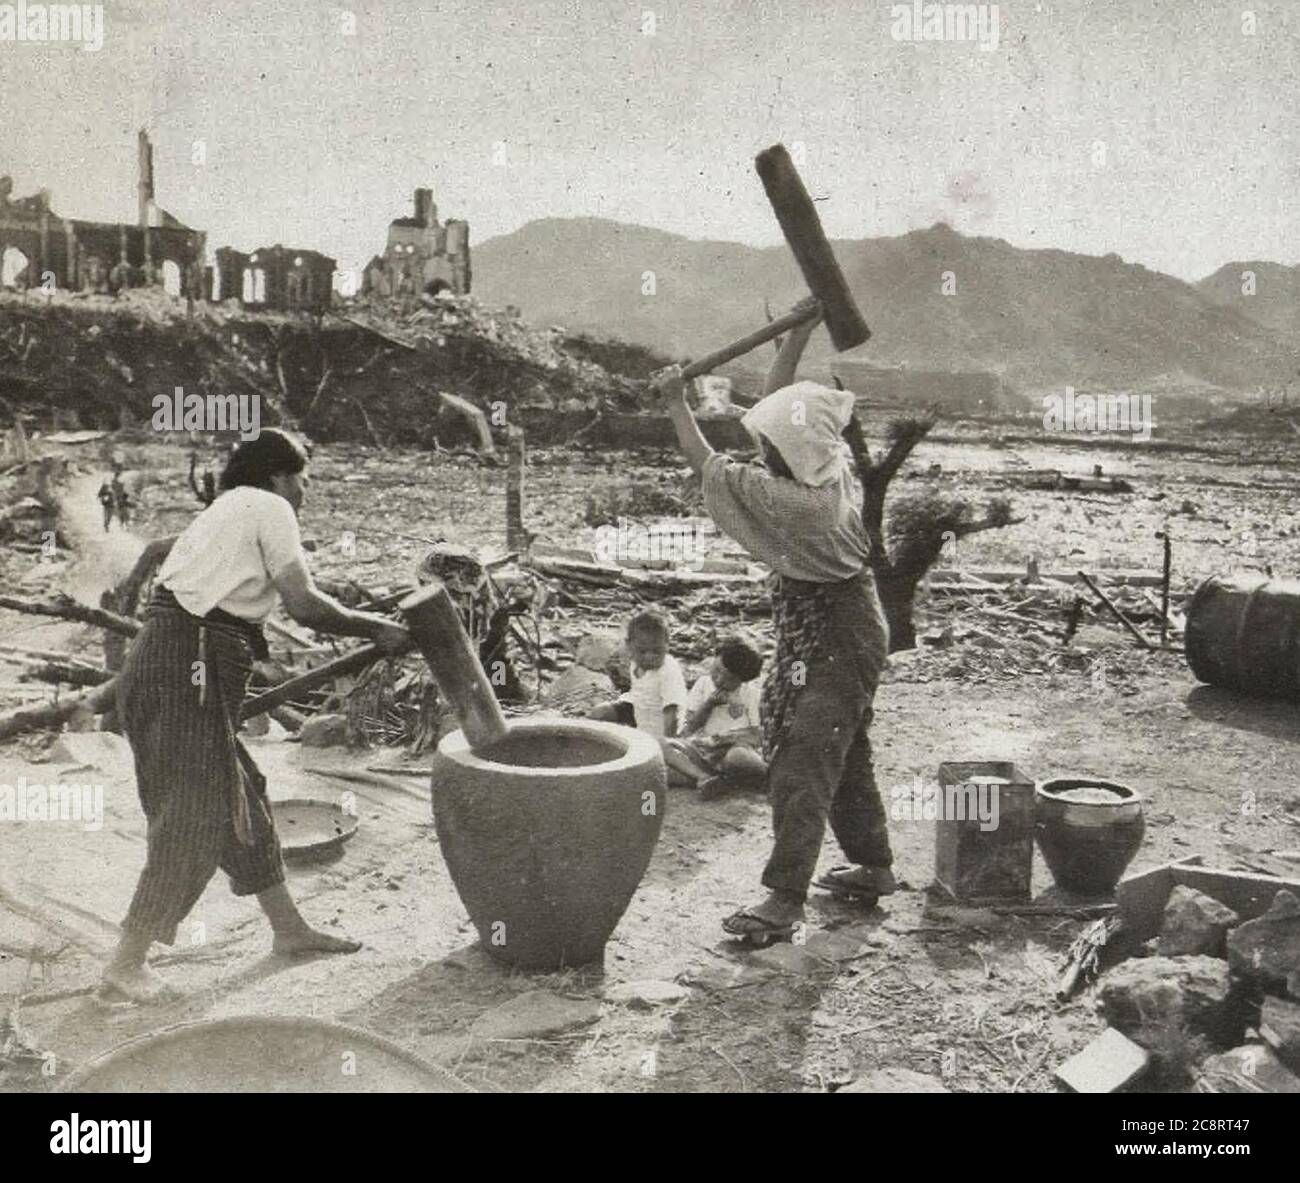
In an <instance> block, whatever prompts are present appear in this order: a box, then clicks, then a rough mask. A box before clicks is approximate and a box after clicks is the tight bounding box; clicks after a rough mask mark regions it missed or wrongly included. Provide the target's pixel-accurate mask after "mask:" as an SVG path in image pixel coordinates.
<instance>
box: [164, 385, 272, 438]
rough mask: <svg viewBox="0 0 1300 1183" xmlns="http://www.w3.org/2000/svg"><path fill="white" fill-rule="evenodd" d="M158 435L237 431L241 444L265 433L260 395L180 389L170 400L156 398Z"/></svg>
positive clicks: (175, 391) (177, 389) (165, 397)
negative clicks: (196, 392) (181, 432)
mask: <svg viewBox="0 0 1300 1183" xmlns="http://www.w3.org/2000/svg"><path fill="white" fill-rule="evenodd" d="M153 429H154V431H237V432H239V438H240V439H241V440H255V439H257V437H258V436H259V435H261V433H262V396H261V395H260V394H206V395H205V394H186V393H185V388H184V387H183V386H177V387H176V389H175V390H174V391H173V393H172V396H171V397H170V398H168V397H167V395H165V394H155V395H154V396H153Z"/></svg>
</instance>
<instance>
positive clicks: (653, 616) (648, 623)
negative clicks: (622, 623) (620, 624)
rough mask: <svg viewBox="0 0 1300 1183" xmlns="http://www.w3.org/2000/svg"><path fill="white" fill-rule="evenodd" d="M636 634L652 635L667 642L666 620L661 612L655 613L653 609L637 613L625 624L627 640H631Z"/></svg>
mask: <svg viewBox="0 0 1300 1183" xmlns="http://www.w3.org/2000/svg"><path fill="white" fill-rule="evenodd" d="M637 633H654V634H655V635H656V636H660V637H663V638H664V639H665V640H667V639H668V618H667V617H666V616H665V615H664V614H663V613H662V612H656V611H655V610H654V609H653V608H647V609H645V611H643V612H638V613H637V614H636V615H635V616H634V617H632V619H631V620H629V621H628V622H627V635H628V639H629V640H631V638H632V637H634V636H635V635H636V634H637Z"/></svg>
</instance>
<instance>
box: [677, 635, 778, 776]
mask: <svg viewBox="0 0 1300 1183" xmlns="http://www.w3.org/2000/svg"><path fill="white" fill-rule="evenodd" d="M762 669H763V659H762V657H761V656H760V655H759V653H758V650H756V649H755V648H754V647H753V646H752V645H751V644H750V643H749V642H748V641H746V640H745V639H744V638H743V637H740V636H730V637H726V638H725V639H724V640H723V641H722V643H721V644H720V645H719V646H718V651H717V654H716V655H715V657H714V659H713V664H712V665H711V666H710V668H709V672H708V673H706V674H702V675H701V676H700V677H699V678H698V679H697V680H696V683H695V685H694V686H692V687H691V692H690V694H689V695H688V696H687V699H686V717H685V719H684V720H683V722H682V727H681V738H679V739H671V740H668V741H666V742H665V743H664V761H665V763H666V764H667V765H668V768H669V772H670V775H672V776H673V778H674V780H676V781H677V782H678V783H686V784H691V785H694V786H696V787H697V788H699V789H700V791H701V795H702V796H703V797H704V798H705V799H706V800H707V799H709V798H711V797H716V796H720V795H721V794H722V793H724V792H726V791H728V790H729V789H732V788H742V787H748V786H751V785H754V784H761V783H762V782H763V780H764V778H765V777H766V775H767V765H766V764H765V763H764V761H763V757H762V755H761V754H760V753H759V751H758V749H759V748H760V747H761V745H762V725H761V723H760V721H759V711H758V704H759V682H758V675H759V674H760V673H761V672H762Z"/></svg>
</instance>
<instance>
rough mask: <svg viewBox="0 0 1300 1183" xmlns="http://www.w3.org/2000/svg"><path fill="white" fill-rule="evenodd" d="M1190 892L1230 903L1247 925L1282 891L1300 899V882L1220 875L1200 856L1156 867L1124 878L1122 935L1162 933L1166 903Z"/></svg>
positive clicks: (1118, 894) (1139, 936)
mask: <svg viewBox="0 0 1300 1183" xmlns="http://www.w3.org/2000/svg"><path fill="white" fill-rule="evenodd" d="M1178 886H1183V887H1192V888H1195V889H1196V890H1197V891H1201V892H1204V893H1205V894H1206V895H1208V896H1211V897H1213V898H1214V899H1216V900H1218V901H1219V902H1220V903H1221V904H1226V905H1227V906H1228V907H1229V908H1231V909H1232V910H1233V911H1234V912H1236V913H1237V915H1238V916H1240V917H1241V918H1242V919H1243V920H1253V919H1254V918H1255V917H1256V916H1262V915H1263V914H1264V913H1265V912H1267V911H1268V909H1269V907H1270V906H1271V905H1272V903H1273V897H1274V896H1275V895H1277V893H1278V892H1279V891H1281V890H1282V889H1283V888H1285V889H1287V890H1288V891H1292V892H1295V893H1296V894H1297V895H1300V879H1296V878H1293V877H1289V876H1288V877H1283V876H1280V875H1259V874H1253V873H1251V872H1248V871H1220V870H1216V869H1214V868H1212V867H1206V866H1202V865H1201V857H1200V855H1193V856H1191V857H1190V858H1187V859H1181V860H1179V861H1178V862H1174V863H1165V864H1164V865H1163V866H1159V867H1153V868H1152V869H1151V870H1149V871H1142V872H1139V873H1138V874H1136V875H1130V876H1128V877H1127V878H1126V879H1124V880H1123V881H1122V882H1121V883H1120V885H1119V886H1118V887H1117V888H1116V889H1115V898H1116V901H1117V902H1118V904H1119V911H1120V915H1121V916H1122V917H1123V919H1124V931H1125V932H1126V933H1127V934H1129V935H1131V936H1132V937H1134V938H1135V939H1136V940H1139V941H1146V940H1150V938H1151V937H1153V936H1155V935H1157V934H1158V933H1159V932H1160V926H1161V922H1162V921H1163V919H1164V912H1165V904H1166V903H1167V902H1168V901H1169V893H1170V892H1171V891H1173V889H1174V888H1175V887H1178Z"/></svg>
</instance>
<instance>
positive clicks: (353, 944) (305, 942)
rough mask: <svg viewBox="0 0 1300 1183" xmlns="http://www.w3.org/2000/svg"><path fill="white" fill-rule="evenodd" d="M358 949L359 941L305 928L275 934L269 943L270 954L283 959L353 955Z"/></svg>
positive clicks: (359, 946)
mask: <svg viewBox="0 0 1300 1183" xmlns="http://www.w3.org/2000/svg"><path fill="white" fill-rule="evenodd" d="M360 948H361V942H360V941H352V940H348V939H347V938H346V937H335V936H330V934H329V933H327V932H318V931H317V930H316V929H314V928H307V927H305V926H304V927H303V928H301V929H298V930H296V931H294V932H277V933H276V934H275V939H274V940H273V941H272V942H271V952H272V953H278V954H280V955H281V956H284V957H300V956H302V955H303V954H306V953H355V952H356V951H357V950H358V949H360Z"/></svg>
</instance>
